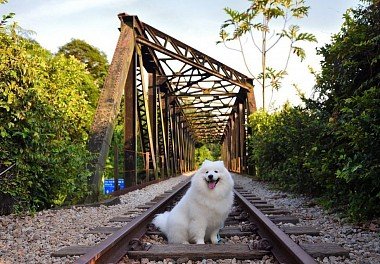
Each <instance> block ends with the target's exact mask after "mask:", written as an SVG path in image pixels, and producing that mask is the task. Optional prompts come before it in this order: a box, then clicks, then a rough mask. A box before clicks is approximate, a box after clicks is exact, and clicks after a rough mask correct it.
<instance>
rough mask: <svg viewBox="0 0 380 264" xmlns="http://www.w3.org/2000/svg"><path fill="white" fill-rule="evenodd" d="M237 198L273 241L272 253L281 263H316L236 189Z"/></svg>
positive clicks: (253, 220) (259, 227)
mask: <svg viewBox="0 0 380 264" xmlns="http://www.w3.org/2000/svg"><path fill="white" fill-rule="evenodd" d="M234 193H235V198H236V199H237V201H238V202H239V203H240V204H241V205H243V206H244V209H245V210H247V211H248V213H249V214H250V215H252V216H253V218H252V219H251V220H252V222H253V223H254V224H255V225H256V226H257V227H258V231H257V232H258V234H259V235H260V236H261V238H266V239H268V240H269V241H271V242H272V245H273V249H272V250H271V251H272V254H273V255H274V256H275V258H276V259H277V260H278V261H279V262H280V263H292V264H293V263H294V264H298V263H299V264H301V263H302V264H316V263H317V262H316V261H315V260H314V258H313V257H311V256H310V255H309V254H307V253H306V252H305V251H304V250H303V249H302V248H301V247H300V246H299V245H298V244H296V243H295V242H294V241H293V240H292V239H291V238H290V237H289V236H288V235H286V234H285V233H284V232H283V231H282V230H280V229H279V228H278V227H277V225H276V224H275V223H273V222H272V221H271V220H270V219H269V218H268V217H267V216H265V215H264V214H263V213H262V212H261V211H260V210H259V209H257V208H256V207H255V206H254V205H252V204H251V203H250V202H249V201H248V200H247V199H246V198H245V197H244V196H243V195H241V194H240V193H239V192H238V191H236V190H234Z"/></svg>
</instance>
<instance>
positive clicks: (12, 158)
mask: <svg viewBox="0 0 380 264" xmlns="http://www.w3.org/2000/svg"><path fill="white" fill-rule="evenodd" d="M89 89H96V85H95V83H94V80H93V78H92V76H91V75H90V74H88V73H87V72H86V70H85V67H84V65H83V64H82V63H80V62H78V61H77V60H76V59H73V58H65V57H64V56H62V55H57V56H53V55H52V54H51V53H50V52H48V51H47V50H45V49H43V48H42V47H41V46H40V45H38V44H37V43H36V42H34V41H30V40H27V39H24V38H22V37H19V36H18V35H16V34H15V32H13V33H11V34H10V35H9V34H5V33H0V120H1V122H0V164H2V165H5V166H7V164H8V165H9V164H13V163H16V167H15V168H14V169H12V171H13V173H12V177H9V178H5V179H2V181H1V182H0V193H1V194H6V195H10V196H12V197H13V198H14V200H15V204H14V208H16V209H17V208H18V209H31V210H40V209H43V208H49V207H51V206H54V205H61V204H63V203H67V202H71V203H76V202H78V201H80V200H81V199H82V198H83V197H85V196H86V195H87V179H88V177H89V172H88V171H87V170H86V165H87V163H88V162H89V161H90V159H91V155H90V153H89V152H88V151H87V150H86V141H87V139H88V131H89V127H90V124H91V121H92V117H93V114H94V108H93V107H91V105H90V104H89V101H88V99H87V96H86V94H85V92H84V91H85V90H89Z"/></svg>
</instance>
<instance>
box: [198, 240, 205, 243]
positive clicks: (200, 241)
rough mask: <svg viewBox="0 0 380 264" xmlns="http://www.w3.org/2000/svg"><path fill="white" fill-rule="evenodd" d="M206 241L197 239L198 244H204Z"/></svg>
mask: <svg viewBox="0 0 380 264" xmlns="http://www.w3.org/2000/svg"><path fill="white" fill-rule="evenodd" d="M204 243H205V241H204V240H197V244H204Z"/></svg>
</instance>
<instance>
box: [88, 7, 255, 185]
mask: <svg viewBox="0 0 380 264" xmlns="http://www.w3.org/2000/svg"><path fill="white" fill-rule="evenodd" d="M118 17H119V19H120V21H121V26H120V29H119V30H120V36H119V40H118V42H117V46H116V49H115V53H114V56H113V59H112V63H111V65H110V68H109V72H108V76H107V78H106V81H105V84H104V88H103V89H102V92H101V95H100V99H99V103H98V107H97V110H96V114H95V118H94V122H93V125H92V128H91V136H90V141H89V149H90V151H92V152H93V153H95V161H94V164H93V168H92V169H93V176H92V184H93V185H94V186H97V188H99V186H100V183H101V175H102V173H103V170H104V166H105V163H106V159H107V156H108V152H109V147H110V145H111V141H112V135H113V131H114V127H115V123H116V120H117V116H118V114H119V113H123V115H124V153H122V154H123V156H124V171H123V175H124V179H125V182H126V186H132V185H134V184H136V179H137V155H138V153H144V154H145V155H143V157H144V163H145V167H146V169H147V170H151V171H153V173H154V175H155V178H157V175H158V173H160V174H161V175H162V176H163V177H170V176H173V175H176V174H178V173H183V172H187V171H191V170H194V169H195V160H194V159H195V145H196V144H197V143H218V144H221V145H222V148H221V149H222V159H223V161H224V163H225V165H226V167H227V168H228V169H229V170H231V171H233V172H241V173H245V172H247V169H248V166H247V158H246V156H247V155H246V150H247V146H246V138H247V127H246V123H247V116H248V115H249V114H250V113H252V112H253V111H255V110H256V105H255V98H254V93H253V85H252V80H251V79H249V78H248V77H247V76H245V75H243V74H241V73H239V72H238V71H236V70H234V69H232V68H230V67H228V66H226V65H224V64H222V63H220V62H219V61H217V60H215V59H213V58H211V57H209V56H207V55H205V54H204V53H202V52H199V51H198V50H196V49H194V48H192V47H190V46H188V45H186V44H185V43H183V42H181V41H179V40H177V39H175V38H173V37H171V36H169V35H167V34H165V33H163V32H161V31H159V30H157V29H155V28H154V27H152V26H149V25H147V24H145V23H143V22H142V21H140V20H139V19H138V17H137V16H130V15H127V14H125V13H122V14H119V15H118ZM123 95H124V96H123ZM123 98H124V104H122V103H121V102H122V99H123ZM121 105H123V106H124V109H120V108H121ZM138 149H139V151H138Z"/></svg>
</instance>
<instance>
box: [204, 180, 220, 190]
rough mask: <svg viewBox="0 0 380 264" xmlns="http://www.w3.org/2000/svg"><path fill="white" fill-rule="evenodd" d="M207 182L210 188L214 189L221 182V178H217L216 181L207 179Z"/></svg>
mask: <svg viewBox="0 0 380 264" xmlns="http://www.w3.org/2000/svg"><path fill="white" fill-rule="evenodd" d="M206 182H207V186H208V188H209V189H211V190H212V189H214V188H215V186H216V184H217V183H218V182H219V179H217V180H216V181H214V180H206Z"/></svg>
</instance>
